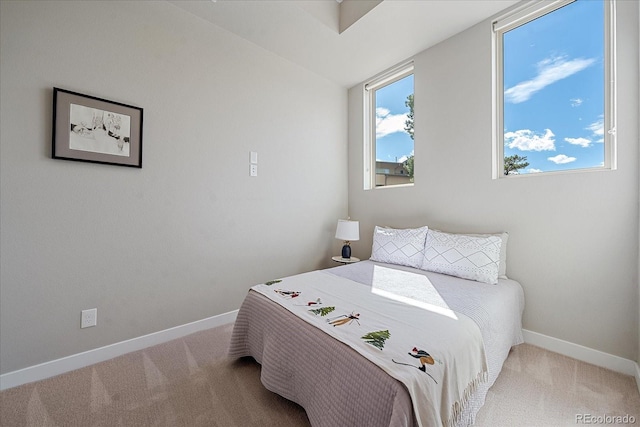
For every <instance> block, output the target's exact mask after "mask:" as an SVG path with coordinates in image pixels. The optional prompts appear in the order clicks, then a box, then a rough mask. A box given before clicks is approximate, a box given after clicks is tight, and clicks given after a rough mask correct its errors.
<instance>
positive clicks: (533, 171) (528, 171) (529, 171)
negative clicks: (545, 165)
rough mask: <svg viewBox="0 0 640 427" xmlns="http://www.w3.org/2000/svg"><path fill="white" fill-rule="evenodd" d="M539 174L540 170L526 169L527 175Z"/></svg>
mask: <svg viewBox="0 0 640 427" xmlns="http://www.w3.org/2000/svg"><path fill="white" fill-rule="evenodd" d="M540 172H542V169H536V168H529V169H527V173H540Z"/></svg>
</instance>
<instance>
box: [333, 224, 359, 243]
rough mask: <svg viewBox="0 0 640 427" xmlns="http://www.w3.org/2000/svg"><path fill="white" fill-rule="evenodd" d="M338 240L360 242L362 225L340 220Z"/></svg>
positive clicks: (337, 231) (337, 230)
mask: <svg viewBox="0 0 640 427" xmlns="http://www.w3.org/2000/svg"><path fill="white" fill-rule="evenodd" d="M336 239H340V240H345V241H348V242H355V241H356V240H360V223H359V222H358V221H350V220H346V219H339V220H338V227H337V228H336Z"/></svg>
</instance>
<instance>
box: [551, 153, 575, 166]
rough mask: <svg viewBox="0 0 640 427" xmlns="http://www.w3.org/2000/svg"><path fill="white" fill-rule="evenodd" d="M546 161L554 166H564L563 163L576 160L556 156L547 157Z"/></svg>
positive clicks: (561, 155) (560, 155) (564, 156)
mask: <svg viewBox="0 0 640 427" xmlns="http://www.w3.org/2000/svg"><path fill="white" fill-rule="evenodd" d="M547 160H551V161H552V162H553V163H555V164H556V165H564V164H565V163H571V162H575V161H576V160H577V159H576V158H575V157H569V156H567V155H564V154H558V155H557V156H555V157H547Z"/></svg>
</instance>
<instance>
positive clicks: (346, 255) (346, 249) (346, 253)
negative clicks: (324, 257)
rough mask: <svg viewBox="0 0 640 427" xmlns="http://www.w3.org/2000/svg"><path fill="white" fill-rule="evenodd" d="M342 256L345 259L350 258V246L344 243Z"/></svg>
mask: <svg viewBox="0 0 640 427" xmlns="http://www.w3.org/2000/svg"><path fill="white" fill-rule="evenodd" d="M342 258H346V259H349V258H351V246H349V245H344V246H343V247H342Z"/></svg>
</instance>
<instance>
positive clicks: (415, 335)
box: [252, 271, 487, 427]
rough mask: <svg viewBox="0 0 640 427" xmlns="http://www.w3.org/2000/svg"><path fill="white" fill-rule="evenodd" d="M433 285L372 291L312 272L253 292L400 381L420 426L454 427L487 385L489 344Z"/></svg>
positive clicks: (381, 285) (376, 287)
mask: <svg viewBox="0 0 640 427" xmlns="http://www.w3.org/2000/svg"><path fill="white" fill-rule="evenodd" d="M429 285H430V283H429V282H428V279H426V282H424V283H417V284H416V283H415V282H414V284H413V285H412V287H410V288H407V287H403V286H402V284H395V285H394V284H393V283H388V282H384V281H381V282H380V283H379V284H378V283H376V281H374V284H373V286H372V287H369V286H366V285H362V284H360V283H357V282H354V281H352V280H349V279H346V278H343V277H339V276H335V275H332V274H328V273H325V272H323V271H312V272H310V273H305V274H300V275H297V276H291V277H287V278H285V279H282V280H280V281H274V282H273V283H269V282H268V283H267V284H263V285H256V286H254V287H253V288H252V289H253V290H255V291H257V292H259V293H261V294H263V295H265V296H266V297H268V298H269V299H271V300H273V301H275V302H276V303H278V304H280V305H281V306H282V307H284V308H286V309H287V310H289V311H290V312H292V313H294V314H295V315H297V316H298V317H300V318H301V319H303V320H304V321H306V322H308V323H310V324H312V325H315V326H316V327H318V328H320V329H321V330H323V331H324V332H326V333H327V334H329V335H331V336H333V337H334V338H336V339H338V340H340V341H342V342H343V343H345V344H346V345H348V346H350V347H351V348H353V349H354V350H356V351H357V352H358V353H360V354H361V355H362V356H364V357H366V358H367V359H369V360H370V361H371V362H373V363H375V364H376V365H378V366H379V367H380V368H381V369H383V370H384V371H385V372H387V373H388V374H389V375H391V376H392V377H394V378H395V379H397V380H399V381H401V382H402V383H403V384H404V385H405V386H406V387H407V389H408V390H409V394H410V395H411V398H412V401H413V407H414V411H415V414H416V419H417V421H418V424H419V425H421V426H424V427H426V426H438V425H442V426H453V425H455V423H456V419H457V418H458V416H459V415H460V412H461V411H462V408H463V407H464V406H465V404H466V402H467V399H468V398H469V395H470V394H471V393H473V392H474V390H475V389H476V387H477V386H478V384H480V383H481V382H483V381H486V377H487V364H486V358H485V353H484V345H483V342H482V336H481V334H480V330H479V328H478V326H477V325H476V324H475V323H474V322H473V321H472V320H471V319H469V318H467V317H466V316H464V315H462V314H459V313H456V312H453V311H452V310H450V309H448V308H446V307H443V306H442V302H441V301H436V300H437V299H438V294H437V292H435V290H434V289H433V288H432V287H430V286H429ZM291 327H292V328H295V325H291ZM282 333H283V334H287V333H290V332H288V331H282ZM294 333H295V332H294ZM338 362H339V361H338Z"/></svg>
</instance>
